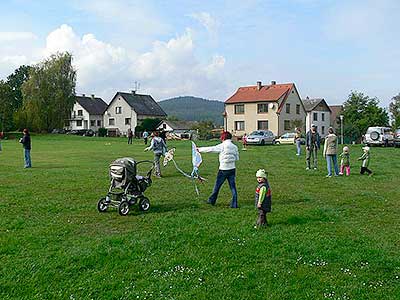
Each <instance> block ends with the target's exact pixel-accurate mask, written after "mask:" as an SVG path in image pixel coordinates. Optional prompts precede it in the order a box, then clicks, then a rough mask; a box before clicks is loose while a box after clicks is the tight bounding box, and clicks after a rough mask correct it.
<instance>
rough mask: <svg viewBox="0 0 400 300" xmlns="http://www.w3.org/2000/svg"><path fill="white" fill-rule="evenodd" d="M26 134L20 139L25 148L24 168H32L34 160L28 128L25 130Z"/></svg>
mask: <svg viewBox="0 0 400 300" xmlns="http://www.w3.org/2000/svg"><path fill="white" fill-rule="evenodd" d="M23 133H24V136H23V137H22V138H21V139H20V140H19V142H20V143H21V144H22V147H23V148H24V161H25V166H24V168H32V161H31V149H32V147H31V136H30V134H29V130H28V129H26V128H25V129H24V130H23Z"/></svg>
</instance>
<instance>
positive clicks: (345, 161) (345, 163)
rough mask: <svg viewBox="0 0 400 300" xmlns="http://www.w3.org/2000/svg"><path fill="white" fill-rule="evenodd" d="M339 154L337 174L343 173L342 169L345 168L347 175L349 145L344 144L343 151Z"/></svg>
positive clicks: (348, 173) (348, 169)
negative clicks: (338, 171) (338, 170)
mask: <svg viewBox="0 0 400 300" xmlns="http://www.w3.org/2000/svg"><path fill="white" fill-rule="evenodd" d="M339 156H340V158H341V160H340V173H339V175H343V174H344V169H346V176H349V175H350V150H349V147H347V146H344V147H343V152H342V153H341V154H340V155H339Z"/></svg>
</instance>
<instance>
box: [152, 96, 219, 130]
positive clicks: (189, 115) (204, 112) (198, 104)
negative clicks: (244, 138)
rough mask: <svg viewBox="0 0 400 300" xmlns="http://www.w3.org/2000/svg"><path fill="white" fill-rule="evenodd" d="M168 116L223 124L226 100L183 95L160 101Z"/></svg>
mask: <svg viewBox="0 0 400 300" xmlns="http://www.w3.org/2000/svg"><path fill="white" fill-rule="evenodd" d="M158 104H160V106H161V107H162V109H163V110H164V111H165V112H166V113H167V114H168V116H170V117H171V116H175V117H177V118H178V119H180V120H187V121H209V120H210V121H213V122H214V124H216V125H223V122H224V121H223V117H222V113H223V112H224V102H221V101H216V100H207V99H203V98H197V97H190V96H183V97H176V98H171V99H167V100H163V101H160V102H158Z"/></svg>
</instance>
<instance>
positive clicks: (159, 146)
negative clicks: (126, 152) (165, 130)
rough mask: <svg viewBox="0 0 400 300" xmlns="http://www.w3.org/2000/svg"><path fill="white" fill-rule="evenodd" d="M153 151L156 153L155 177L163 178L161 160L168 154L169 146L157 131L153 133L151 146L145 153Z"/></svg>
mask: <svg viewBox="0 0 400 300" xmlns="http://www.w3.org/2000/svg"><path fill="white" fill-rule="evenodd" d="M149 150H153V153H154V169H155V173H156V174H155V176H156V177H157V178H161V169H160V158H161V156H162V155H164V154H165V153H166V152H167V150H168V149H167V145H166V144H165V142H164V140H163V139H162V138H160V137H159V134H158V132H157V131H155V132H154V133H153V139H152V140H151V143H150V146H149V147H147V148H145V149H144V151H149Z"/></svg>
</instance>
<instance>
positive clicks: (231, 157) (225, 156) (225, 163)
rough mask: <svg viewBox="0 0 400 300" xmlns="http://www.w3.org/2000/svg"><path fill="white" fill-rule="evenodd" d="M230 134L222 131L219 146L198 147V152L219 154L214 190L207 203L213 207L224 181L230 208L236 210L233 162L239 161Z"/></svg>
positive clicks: (237, 152)
mask: <svg viewBox="0 0 400 300" xmlns="http://www.w3.org/2000/svg"><path fill="white" fill-rule="evenodd" d="M231 139H232V134H231V133H230V132H228V131H224V132H223V133H222V134H221V141H222V143H221V144H218V145H216V146H213V147H200V148H198V151H199V152H202V153H207V152H214V153H219V170H218V174H217V179H216V181H215V186H214V190H213V192H212V194H211V196H210V197H209V198H208V201H207V203H209V204H211V205H215V202H216V201H217V197H218V193H219V190H220V188H221V186H222V184H223V183H224V182H225V180H228V183H229V187H230V189H231V192H232V201H231V205H230V206H231V208H238V202H237V190H236V183H235V180H236V166H235V162H236V161H237V160H239V151H238V148H237V147H236V145H235V144H233V143H232V140H231Z"/></svg>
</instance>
